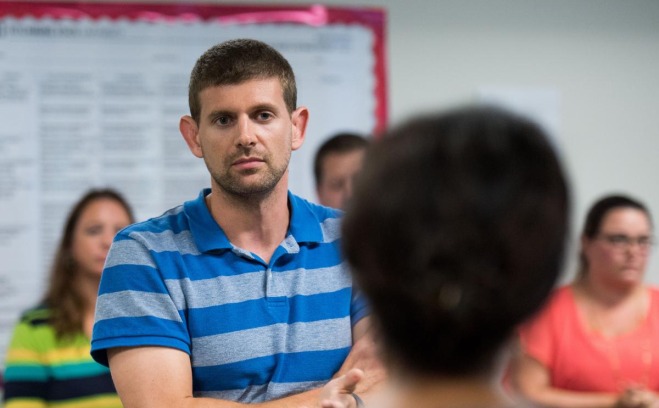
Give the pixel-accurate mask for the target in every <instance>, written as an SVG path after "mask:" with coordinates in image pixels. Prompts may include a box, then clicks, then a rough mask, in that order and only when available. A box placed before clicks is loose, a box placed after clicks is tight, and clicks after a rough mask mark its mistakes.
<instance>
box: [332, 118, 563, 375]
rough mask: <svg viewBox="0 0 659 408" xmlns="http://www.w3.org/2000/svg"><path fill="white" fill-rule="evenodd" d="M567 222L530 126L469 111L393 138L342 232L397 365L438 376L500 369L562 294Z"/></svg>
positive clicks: (549, 163) (544, 150)
mask: <svg viewBox="0 0 659 408" xmlns="http://www.w3.org/2000/svg"><path fill="white" fill-rule="evenodd" d="M568 213H569V192H568V186H567V182H566V178H565V176H564V173H563V170H562V167H561V164H560V163H559V160H558V158H557V156H556V153H555V151H554V149H553V147H552V146H551V145H550V144H549V142H548V140H547V138H546V136H545V135H544V133H543V132H542V130H541V129H540V128H539V127H538V126H537V125H536V124H534V123H532V122H531V121H529V120H527V119H524V118H522V117H519V116H517V115H514V114H511V113H509V112H506V111H504V110H501V109H498V108H494V107H464V108H459V109H455V110H452V111H449V112H446V113H443V114H438V115H426V116H420V117H417V118H414V119H412V120H410V121H409V122H407V123H404V124H402V125H401V126H399V127H397V128H394V129H393V130H390V131H389V132H387V133H386V134H385V135H384V136H383V138H382V139H380V140H379V141H378V142H376V143H375V144H374V145H372V148H371V150H370V151H369V152H368V153H367V156H366V159H365V164H364V167H363V169H362V172H361V174H360V176H358V178H357V185H356V189H355V195H354V196H353V201H352V203H351V205H350V206H349V207H348V209H347V213H346V217H345V219H344V223H343V227H342V228H343V247H344V250H345V254H346V257H347V259H348V262H349V263H350V264H351V267H352V268H353V272H354V276H355V278H356V283H357V285H358V286H359V287H360V288H362V290H363V291H364V293H365V294H366V296H367V297H368V299H369V300H370V302H371V307H372V310H373V315H374V320H375V324H376V326H377V328H378V330H379V332H380V335H381V336H382V339H383V343H384V347H385V351H386V353H385V354H386V358H387V359H389V362H390V363H392V364H395V365H396V366H399V367H402V368H403V369H407V370H409V371H411V372H415V373H424V374H430V375H438V374H439V375H473V374H476V373H481V372H484V371H485V370H488V369H490V368H493V367H494V361H495V358H496V357H497V355H498V351H499V350H500V348H501V347H502V345H503V344H504V342H505V341H506V340H507V339H508V338H509V337H510V335H511V334H512V331H513V329H514V327H515V326H516V325H517V324H519V323H520V322H521V321H523V320H524V319H525V318H527V317H528V316H530V315H531V314H532V313H533V312H534V311H536V310H537V309H538V308H539V307H540V306H541V305H542V304H543V302H544V301H545V299H546V298H547V296H548V295H549V293H550V291H551V290H552V288H553V287H554V285H555V282H556V280H557V277H558V276H559V272H560V270H561V267H562V262H563V253H564V246H565V239H566V236H567V234H568Z"/></svg>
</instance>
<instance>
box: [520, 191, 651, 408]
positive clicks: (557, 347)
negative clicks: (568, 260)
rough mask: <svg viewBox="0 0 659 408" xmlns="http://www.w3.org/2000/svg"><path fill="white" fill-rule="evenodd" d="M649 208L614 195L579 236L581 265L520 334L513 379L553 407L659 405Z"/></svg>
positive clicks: (593, 209) (531, 395)
mask: <svg viewBox="0 0 659 408" xmlns="http://www.w3.org/2000/svg"><path fill="white" fill-rule="evenodd" d="M652 230H653V228H652V220H651V217H650V212H649V211H648V209H647V207H646V206H645V205H643V204H642V203H641V202H640V201H638V200H637V199H635V198H631V197H627V196H623V195H609V196H605V197H603V198H601V199H600V200H598V201H597V202H595V203H594V204H593V206H592V207H591V208H590V210H589V211H588V214H587V216H586V221H585V225H584V228H583V232H582V234H581V252H580V270H579V272H578V274H577V277H576V279H575V280H574V282H572V283H571V284H569V285H565V286H562V287H560V288H558V289H557V290H556V291H555V292H554V293H553V295H552V297H551V300H550V301H549V303H548V304H547V306H546V307H545V308H544V309H543V310H542V311H541V312H540V313H539V314H538V316H536V317H534V318H533V319H532V320H531V321H529V322H528V323H527V324H525V325H524V326H523V327H522V329H521V331H520V333H521V336H520V339H521V354H520V355H519V356H518V358H517V359H516V361H515V364H514V365H513V371H512V372H513V376H512V378H513V383H514V385H515V386H516V388H517V389H518V390H519V392H520V393H521V394H522V395H524V396H525V397H526V398H528V400H530V401H532V402H535V403H537V404H539V405H542V406H547V407H566V408H568V407H569V408H578V407H592V408H597V407H601V408H609V407H616V408H623V407H624V408H627V407H637V408H646V407H659V396H658V395H657V391H659V290H657V289H656V288H652V287H649V286H648V285H647V284H645V283H644V275H645V269H646V266H647V262H648V257H649V255H650V249H651V246H652V243H653V231H652Z"/></svg>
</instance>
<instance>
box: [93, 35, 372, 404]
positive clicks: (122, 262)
mask: <svg viewBox="0 0 659 408" xmlns="http://www.w3.org/2000/svg"><path fill="white" fill-rule="evenodd" d="M296 102H297V101H296V86H295V77H294V75H293V71H292V69H291V67H290V65H289V63H288V62H287V61H286V59H285V58H284V57H283V56H282V55H281V54H280V53H279V52H277V51H276V50H274V49H273V48H272V47H270V46H268V45H266V44H264V43H262V42H259V41H254V40H245V39H242V40H232V41H227V42H225V43H222V44H219V45H216V46H214V47H212V48H210V49H209V50H208V51H206V52H205V53H204V54H203V55H202V56H201V57H200V58H199V60H198V61H197V63H196V64H195V67H194V69H193V71H192V75H191V78H190V88H189V103H190V115H189V116H187V115H186V116H183V117H182V118H181V122H180V131H181V134H182V135H183V138H184V139H185V141H186V143H187V145H188V147H189V149H190V151H191V152H192V153H193V154H194V155H195V156H196V157H198V158H203V159H204V162H205V163H206V167H207V168H208V171H209V173H210V176H211V180H210V182H211V186H210V188H209V189H205V190H203V191H202V192H201V193H200V194H199V197H198V198H197V199H196V200H192V201H188V202H186V203H184V204H183V205H181V206H178V207H176V208H173V209H171V210H169V211H167V212H166V213H164V214H163V215H161V216H160V217H157V218H153V219H150V220H148V221H146V222H142V223H138V224H134V225H132V226H130V227H128V228H126V229H124V230H123V231H121V232H120V233H119V234H118V235H117V237H116V238H115V241H114V243H113V245H112V249H111V250H110V253H109V255H108V259H107V262H106V266H105V270H104V271H103V277H102V280H101V286H100V290H99V297H98V303H97V309H96V323H95V325H94V333H93V339H92V355H93V357H94V359H96V360H97V361H99V362H101V363H103V364H108V365H109V366H110V369H111V372H112V377H113V380H114V382H115V385H116V387H117V390H118V392H119V395H120V396H121V399H122V402H123V403H124V405H125V406H126V407H127V408H132V407H140V408H143V407H158V408H162V407H177V408H178V407H202V406H203V407H220V408H221V407H239V406H241V405H242V404H250V403H260V404H259V406H262V407H273V408H275V407H281V408H283V407H300V408H301V407H311V406H316V404H317V400H318V397H319V387H320V386H322V385H323V384H325V383H326V382H327V381H328V380H329V379H331V378H333V377H336V376H337V375H340V374H342V373H345V372H346V371H347V370H348V369H350V368H352V367H360V368H364V369H366V370H367V373H371V376H370V383H369V381H366V382H365V384H366V385H364V388H362V389H361V390H357V391H367V390H368V389H369V388H370V386H371V385H373V384H374V383H376V382H377V381H378V379H379V378H380V375H381V374H382V371H380V369H379V366H378V364H377V362H375V363H374V361H375V360H374V358H373V356H372V347H371V344H372V343H371V342H369V341H368V336H367V335H366V331H367V328H368V317H366V309H365V305H364V301H363V299H362V298H361V297H359V296H357V295H356V293H355V291H354V290H353V287H352V281H351V278H350V274H349V271H348V269H347V266H346V264H345V263H344V261H343V259H342V257H341V254H340V239H339V234H338V232H339V222H340V220H339V213H337V211H335V210H332V209H329V208H326V207H321V206H317V205H315V204H312V203H310V202H308V201H306V200H304V199H302V198H300V197H297V196H295V195H293V194H291V193H290V192H289V191H288V165H289V161H290V157H291V153H292V151H294V150H297V149H299V148H300V147H301V146H302V143H303V141H304V136H305V129H306V125H307V120H308V117H309V112H308V110H307V109H306V108H305V107H297V105H296ZM353 343H355V347H354V348H352V347H353ZM351 348H352V354H349V353H350V352H351ZM347 357H348V358H347ZM346 358H347V359H346ZM344 360H345V361H344ZM371 368H373V369H371ZM360 384H362V382H360ZM347 391H352V390H346V392H347Z"/></svg>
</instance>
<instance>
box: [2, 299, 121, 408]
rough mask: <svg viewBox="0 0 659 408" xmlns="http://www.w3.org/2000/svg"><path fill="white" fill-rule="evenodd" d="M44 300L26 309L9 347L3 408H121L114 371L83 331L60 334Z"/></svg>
mask: <svg viewBox="0 0 659 408" xmlns="http://www.w3.org/2000/svg"><path fill="white" fill-rule="evenodd" d="M49 315H50V311H49V309H48V307H47V306H45V305H41V306H39V307H37V308H34V309H31V310H29V311H27V312H25V313H24V314H23V316H22V317H21V319H20V322H19V323H18V325H17V326H16V328H15V329H14V333H13V337H12V339H11V343H10V344H9V349H8V351H7V358H6V361H5V365H6V368H5V374H4V381H5V384H4V387H5V390H4V396H3V399H4V407H5V408H45V407H52V408H55V407H57V408H121V406H122V405H121V401H120V400H119V396H118V395H117V393H116V391H115V388H114V385H113V384H112V378H111V377H110V371H109V370H108V369H107V368H106V367H104V366H102V365H100V364H98V363H96V362H95V361H94V360H93V359H92V358H91V355H90V354H89V352H90V349H91V344H90V340H89V338H88V337H87V336H86V335H84V334H83V333H80V334H78V335H75V336H73V337H70V338H66V339H60V340H58V339H57V338H56V336H55V330H54V329H53V327H52V326H51V325H50V323H49V319H48V318H49Z"/></svg>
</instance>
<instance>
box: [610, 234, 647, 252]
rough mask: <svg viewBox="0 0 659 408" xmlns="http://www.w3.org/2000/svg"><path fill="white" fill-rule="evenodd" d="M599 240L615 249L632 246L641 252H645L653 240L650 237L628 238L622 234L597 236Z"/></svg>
mask: <svg viewBox="0 0 659 408" xmlns="http://www.w3.org/2000/svg"><path fill="white" fill-rule="evenodd" d="M599 238H600V239H602V240H604V241H606V242H608V243H609V244H611V246H613V247H614V248H616V249H620V250H622V249H628V248H630V247H631V246H632V245H633V244H636V245H638V248H639V249H640V250H642V251H647V250H648V249H650V247H651V246H653V245H654V238H653V237H650V236H640V237H636V238H634V237H630V236H628V235H623V234H602V235H600V236H599Z"/></svg>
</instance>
